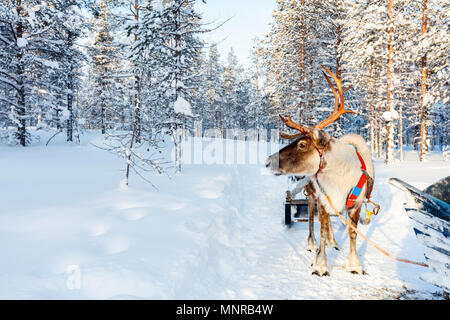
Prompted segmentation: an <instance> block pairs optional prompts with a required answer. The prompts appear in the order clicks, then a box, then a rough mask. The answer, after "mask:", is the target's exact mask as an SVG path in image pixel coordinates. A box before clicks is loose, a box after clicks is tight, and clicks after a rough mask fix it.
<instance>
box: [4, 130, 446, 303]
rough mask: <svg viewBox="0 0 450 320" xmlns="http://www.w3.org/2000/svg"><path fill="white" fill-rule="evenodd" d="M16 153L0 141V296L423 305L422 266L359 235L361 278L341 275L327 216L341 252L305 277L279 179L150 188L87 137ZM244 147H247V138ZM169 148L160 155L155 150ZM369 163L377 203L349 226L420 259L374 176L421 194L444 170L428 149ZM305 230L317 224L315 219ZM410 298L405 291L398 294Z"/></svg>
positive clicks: (247, 176)
mask: <svg viewBox="0 0 450 320" xmlns="http://www.w3.org/2000/svg"><path fill="white" fill-rule="evenodd" d="M46 134H47V135H48V136H45V135H43V134H42V137H41V139H40V141H41V142H39V143H35V144H33V145H32V146H30V147H27V148H20V147H0V154H1V155H2V156H1V157H0V167H1V168H8V170H3V171H2V179H1V181H0V194H1V195H2V199H3V200H2V212H1V214H0V250H1V252H2V259H1V260H0V284H1V285H0V299H29V298H32V299H128V298H136V299H137V298H145V299H392V298H395V297H397V296H399V295H403V294H404V293H405V292H406V289H408V292H409V293H408V294H409V295H410V296H408V297H409V298H420V299H433V298H436V296H433V293H434V292H440V289H439V288H437V287H435V286H433V285H431V284H429V283H427V282H425V281H423V280H421V279H420V276H421V275H422V274H423V273H425V272H426V271H427V270H426V269H424V268H423V267H419V266H414V265H409V264H404V263H400V262H396V261H394V260H391V259H389V258H387V257H385V256H384V255H382V254H381V253H379V252H378V251H377V250H376V249H374V248H372V247H371V246H370V245H368V244H367V243H366V242H364V241H362V240H361V239H360V238H358V240H357V251H358V254H359V256H360V260H361V263H362V265H363V268H364V269H365V271H366V272H367V275H365V276H360V275H352V274H349V273H347V272H345V271H344V270H343V269H342V266H343V265H344V262H345V258H346V255H347V252H348V242H349V241H348V235H347V232H346V230H345V227H344V226H343V225H342V224H341V223H340V222H339V220H337V218H332V225H333V229H334V232H335V235H336V239H337V241H338V242H339V244H340V245H341V246H342V250H341V251H339V252H338V251H334V250H329V251H328V259H329V264H330V267H331V270H330V271H331V276H330V277H323V278H319V277H317V276H312V275H311V267H310V265H311V263H312V262H313V259H314V255H313V254H312V253H310V252H307V251H306V249H305V247H306V240H307V236H308V233H307V229H308V226H307V224H306V223H296V224H294V225H293V227H291V228H289V229H287V228H286V227H285V226H284V225H283V215H284V207H283V200H284V196H285V191H286V186H287V184H288V182H287V178H286V177H275V176H272V175H267V174H263V173H262V172H264V171H263V170H261V169H262V167H263V166H264V165H263V164H262V165H250V164H243V165H217V164H216V165H184V166H183V170H182V173H181V174H178V175H175V176H174V177H172V178H171V179H168V178H167V176H165V175H156V174H155V175H154V176H153V177H152V182H153V183H155V184H156V185H157V187H158V189H159V190H158V191H156V190H155V189H154V188H152V187H151V186H149V185H148V184H147V183H146V182H144V181H142V180H139V178H137V177H136V176H134V175H132V176H131V177H130V185H129V186H128V187H127V186H126V185H125V181H124V180H123V178H124V169H125V168H124V166H125V165H124V162H123V160H121V159H119V158H118V157H115V156H114V155H113V154H110V153H108V152H105V151H103V150H101V149H99V148H96V147H94V146H92V145H91V144H90V142H93V143H95V144H97V145H100V142H101V139H99V138H98V136H99V134H98V133H95V132H88V133H85V134H83V135H81V141H82V144H81V145H79V146H78V145H74V144H71V145H67V144H66V143H65V136H64V135H58V136H56V137H55V138H54V139H53V140H52V143H51V144H50V145H49V146H48V147H45V142H46V141H47V140H48V138H49V137H50V136H51V135H52V132H48V133H46ZM249 145H251V144H249ZM166 153H167V154H169V153H170V150H169V149H167V150H166ZM405 159H406V160H405V162H403V163H394V164H393V165H392V166H389V167H387V166H385V165H384V164H383V162H382V161H381V160H376V161H375V167H376V180H375V187H374V191H373V199H374V201H376V202H379V203H380V204H381V211H380V213H379V214H378V216H376V217H373V219H372V222H371V224H369V225H367V226H363V225H360V226H359V228H360V229H361V231H362V232H363V233H365V234H367V235H368V236H369V238H371V239H372V240H373V241H375V242H376V243H377V244H379V245H380V246H381V247H382V248H383V249H385V250H387V251H388V252H390V253H392V254H394V255H397V256H400V257H402V258H408V259H411V260H416V261H424V259H425V258H424V252H425V248H424V247H423V246H422V245H421V244H420V243H419V242H418V240H417V239H416V237H415V235H414V232H413V229H412V224H411V222H410V219H409V218H408V217H407V215H406V213H405V212H404V210H403V203H404V202H405V201H409V200H410V199H409V197H407V196H406V195H405V194H404V193H403V192H402V191H400V190H398V189H396V188H395V187H393V186H391V185H389V184H388V183H387V179H388V178H390V177H398V178H400V179H403V180H406V181H408V182H409V183H410V184H412V185H414V186H416V187H418V188H421V189H423V188H424V187H426V186H428V185H429V184H431V183H433V182H435V181H436V180H438V179H440V178H442V177H443V176H444V175H445V174H446V173H447V172H448V171H449V168H450V164H449V163H446V162H443V161H442V156H441V155H439V154H437V153H436V154H432V155H430V156H429V161H428V162H427V163H423V164H419V163H418V162H417V161H418V159H417V154H416V153H413V152H405ZM315 228H316V236H317V235H318V234H319V230H318V228H319V224H318V223H316V224H315ZM411 292H414V293H411Z"/></svg>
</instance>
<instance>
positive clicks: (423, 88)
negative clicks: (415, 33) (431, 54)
mask: <svg viewBox="0 0 450 320" xmlns="http://www.w3.org/2000/svg"><path fill="white" fill-rule="evenodd" d="M427 2H428V0H423V2H422V36H424V35H425V34H426V33H427ZM427 76H428V68H427V52H425V53H424V55H423V57H422V59H421V81H420V111H419V117H420V156H419V159H420V161H425V158H426V151H427V120H428V107H427V106H426V105H425V104H426V101H425V97H426V95H427V92H428V87H427Z"/></svg>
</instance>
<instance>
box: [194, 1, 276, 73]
mask: <svg viewBox="0 0 450 320" xmlns="http://www.w3.org/2000/svg"><path fill="white" fill-rule="evenodd" d="M197 2H198V3H197V8H198V11H199V12H201V13H202V16H203V20H204V22H214V21H216V22H221V21H225V20H226V19H228V18H231V20H229V21H228V22H227V23H225V24H224V25H223V26H222V27H221V28H220V29H218V30H216V31H213V32H212V33H210V34H208V35H207V36H206V39H207V40H208V41H209V42H214V43H217V42H221V43H220V44H219V45H218V48H219V52H220V54H221V59H222V61H225V60H226V56H227V55H228V52H229V50H230V47H233V49H234V52H235V53H236V55H237V57H238V60H239V62H240V63H241V64H248V55H249V51H250V49H251V48H252V45H253V41H252V39H253V38H254V37H255V36H258V37H260V38H261V37H262V36H263V35H264V34H266V33H267V32H268V31H269V26H268V23H269V22H270V21H271V20H272V10H273V9H275V6H276V0H207V1H206V4H204V3H203V2H201V1H200V0H198V1H197Z"/></svg>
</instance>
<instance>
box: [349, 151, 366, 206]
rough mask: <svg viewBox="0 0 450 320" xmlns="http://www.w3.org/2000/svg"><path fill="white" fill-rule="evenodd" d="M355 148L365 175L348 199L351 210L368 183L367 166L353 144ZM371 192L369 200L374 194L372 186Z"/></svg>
mask: <svg viewBox="0 0 450 320" xmlns="http://www.w3.org/2000/svg"><path fill="white" fill-rule="evenodd" d="M352 146H353V147H355V151H356V155H357V156H358V159H359V162H361V169H362V170H363V174H362V175H361V178H359V181H358V184H357V185H356V186H355V187H353V188H352V190H350V194H349V195H348V197H347V203H346V206H347V208H351V207H353V206H354V205H355V202H356V199H357V198H358V197H359V195H360V194H361V190H362V188H363V187H364V184H365V183H366V181H367V172H366V164H365V163H364V160H363V158H362V157H361V154H360V153H359V152H358V149H357V148H356V146H355V145H353V144H352ZM367 187H368V188H369V189H370V190H368V192H367V195H368V196H367V199H370V194H371V193H372V185H370V186H369V185H368V186H367Z"/></svg>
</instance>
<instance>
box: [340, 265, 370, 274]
mask: <svg viewBox="0 0 450 320" xmlns="http://www.w3.org/2000/svg"><path fill="white" fill-rule="evenodd" d="M345 269H346V270H347V271H348V272H350V273H351V274H361V275H363V274H366V273H365V272H364V270H363V269H362V268H361V266H359V267H346V268H345Z"/></svg>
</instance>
